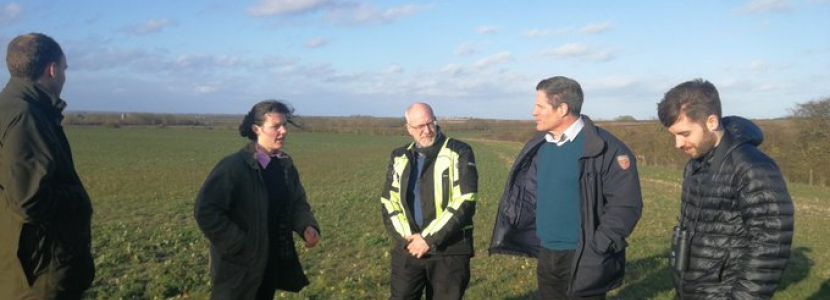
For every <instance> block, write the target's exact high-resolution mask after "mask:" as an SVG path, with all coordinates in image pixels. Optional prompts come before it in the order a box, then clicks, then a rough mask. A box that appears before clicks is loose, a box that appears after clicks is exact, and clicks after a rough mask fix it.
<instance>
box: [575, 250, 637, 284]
mask: <svg viewBox="0 0 830 300" xmlns="http://www.w3.org/2000/svg"><path fill="white" fill-rule="evenodd" d="M624 274H625V252H605V253H601V252H599V251H597V250H596V249H593V247H590V246H589V247H586V249H585V251H584V254H583V256H582V259H581V260H580V262H579V265H578V266H577V270H576V275H575V277H574V281H573V284H572V285H571V291H572V293H574V294H575V295H585V294H588V295H590V294H597V293H604V292H607V291H609V290H611V289H613V288H615V287H618V286H620V284H622V279H623V276H624Z"/></svg>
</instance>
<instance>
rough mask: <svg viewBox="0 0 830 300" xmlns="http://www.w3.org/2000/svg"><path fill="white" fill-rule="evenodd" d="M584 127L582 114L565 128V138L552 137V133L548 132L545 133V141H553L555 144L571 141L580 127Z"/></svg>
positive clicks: (559, 144) (560, 144)
mask: <svg viewBox="0 0 830 300" xmlns="http://www.w3.org/2000/svg"><path fill="white" fill-rule="evenodd" d="M583 127H585V121H584V120H582V116H579V119H576V122H574V123H573V124H571V126H569V127H568V129H565V132H564V134H565V139H564V140H556V139H554V138H553V134H552V133H550V132H548V133H547V134H545V141H547V142H548V143H555V144H556V145H557V146H562V144H564V143H566V142H573V140H574V139H575V138H576V136H577V135H578V134H579V132H580V131H582V128H583Z"/></svg>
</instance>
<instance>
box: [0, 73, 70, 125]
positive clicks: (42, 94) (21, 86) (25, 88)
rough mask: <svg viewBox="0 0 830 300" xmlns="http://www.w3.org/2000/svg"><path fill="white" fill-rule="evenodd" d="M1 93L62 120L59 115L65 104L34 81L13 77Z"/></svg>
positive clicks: (61, 116)
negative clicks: (10, 95)
mask: <svg viewBox="0 0 830 300" xmlns="http://www.w3.org/2000/svg"><path fill="white" fill-rule="evenodd" d="M3 92H4V93H11V94H13V95H15V96H18V97H20V98H21V99H23V101H26V102H29V103H32V104H34V105H35V106H37V107H39V108H41V109H43V110H45V111H47V112H48V113H49V114H50V115H54V116H55V118H57V119H59V120H62V119H63V115H62V114H61V113H62V112H63V110H64V109H65V108H66V102H65V101H63V100H62V99H61V98H60V97H58V96H56V95H55V94H53V93H52V92H50V91H49V90H48V89H46V88H45V87H44V86H43V85H41V84H39V83H37V82H35V81H32V80H29V79H25V78H20V77H14V76H13V77H11V78H10V79H9V83H8V84H6V88H5V89H4V90H3Z"/></svg>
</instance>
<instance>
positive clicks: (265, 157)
mask: <svg viewBox="0 0 830 300" xmlns="http://www.w3.org/2000/svg"><path fill="white" fill-rule="evenodd" d="M282 157H283V153H282V151H279V150H277V151H275V152H272V153H268V152H266V151H265V149H262V147H260V146H259V145H257V146H256V160H257V161H259V165H260V166H261V167H262V168H263V169H264V168H265V167H267V166H268V163H270V162H271V159H274V158H276V159H280V158H282Z"/></svg>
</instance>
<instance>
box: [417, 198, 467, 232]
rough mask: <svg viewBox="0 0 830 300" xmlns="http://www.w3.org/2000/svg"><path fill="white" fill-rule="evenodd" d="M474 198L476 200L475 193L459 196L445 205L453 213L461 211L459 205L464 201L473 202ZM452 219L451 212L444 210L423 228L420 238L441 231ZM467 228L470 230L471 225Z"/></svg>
mask: <svg viewBox="0 0 830 300" xmlns="http://www.w3.org/2000/svg"><path fill="white" fill-rule="evenodd" d="M476 198H477V194H476V193H467V194H464V195H461V196H460V197H456V198H454V199H453V201H452V202H450V203H449V205H447V207H448V208H452V209H453V211H458V210H459V209H461V205H462V204H464V202H465V201H470V202H475V201H476ZM452 217H453V213H452V211H450V210H445V211H444V212H443V213H442V214H440V215H439V216H438V217H437V218H435V220H433V221H432V222H430V223H429V225H428V226H427V228H424V230H423V231H422V232H421V235H422V236H429V235H432V234H434V233H435V232H438V230H441V228H443V227H444V225H447V223H448V222H449V221H450V220H451V219H452ZM468 227H469V228H472V225H470V226H468ZM466 228H467V227H465V229H466Z"/></svg>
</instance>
